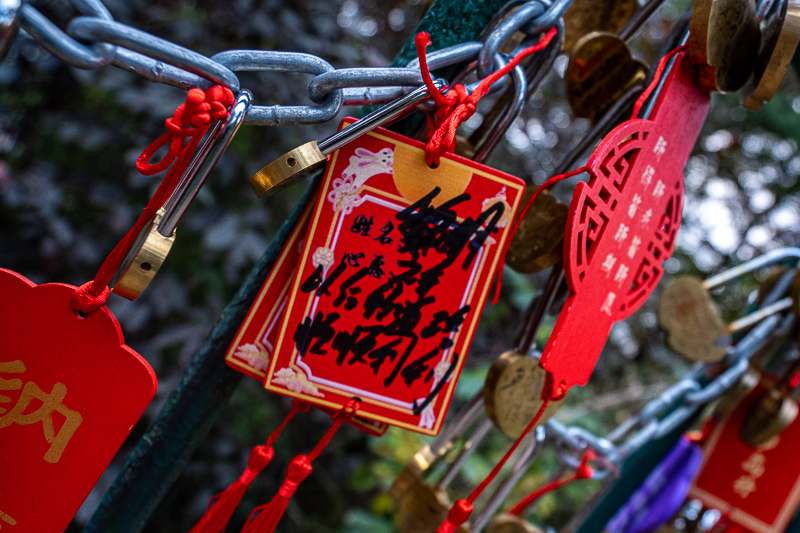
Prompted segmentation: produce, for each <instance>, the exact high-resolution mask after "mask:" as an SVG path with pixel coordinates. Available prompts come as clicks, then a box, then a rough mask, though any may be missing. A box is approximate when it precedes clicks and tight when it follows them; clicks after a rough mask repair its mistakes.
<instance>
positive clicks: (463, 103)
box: [414, 28, 557, 167]
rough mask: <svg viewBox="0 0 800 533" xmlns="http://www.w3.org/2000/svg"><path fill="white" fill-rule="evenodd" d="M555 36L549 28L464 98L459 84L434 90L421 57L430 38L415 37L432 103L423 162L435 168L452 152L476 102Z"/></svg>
mask: <svg viewBox="0 0 800 533" xmlns="http://www.w3.org/2000/svg"><path fill="white" fill-rule="evenodd" d="M556 33H557V31H556V29H555V28H551V29H550V30H549V31H548V32H547V33H545V35H544V36H543V37H542V38H541V40H539V42H538V43H536V44H535V45H533V46H530V47H528V48H526V49H524V50H522V51H521V52H520V53H518V54H517V55H516V56H514V58H513V59H512V60H511V61H509V62H508V64H506V65H505V66H504V67H503V68H501V69H499V70H496V71H495V72H492V73H491V74H490V75H489V76H487V77H485V78H484V79H482V80H481V81H480V83H479V84H478V85H477V87H475V90H474V91H473V92H472V94H470V95H467V92H466V89H465V88H464V86H463V85H461V84H457V85H455V86H453V87H451V89H450V90H449V91H448V92H447V94H445V95H442V94H441V93H439V91H437V90H436V87H435V86H434V85H433V79H432V78H431V73H430V69H429V68H428V61H427V57H426V55H425V48H426V47H427V46H428V45H429V44H430V43H431V38H430V35H428V34H427V33H425V32H420V33H419V34H417V37H416V38H415V41H414V42H415V44H416V47H417V56H418V57H419V69H420V73H421V74H422V79H423V81H424V82H425V86H426V87H428V92H429V93H430V95H431V98H432V99H433V101H434V103H435V104H436V112H435V113H434V118H432V119H431V118H430V117H429V120H428V125H429V131H428V145H427V146H426V147H425V162H426V163H428V166H430V167H436V166H439V160H440V159H441V157H442V155H444V153H445V152H447V151H452V150H453V148H454V147H455V143H456V130H457V129H458V126H459V125H460V124H461V123H462V122H464V121H465V120H467V119H468V118H469V117H471V116H472V115H473V114H474V113H475V109H476V106H477V104H478V101H479V100H480V99H481V98H483V97H484V96H485V95H486V93H488V92H489V88H490V87H491V86H492V84H493V83H495V82H496V81H497V80H499V79H500V78H502V77H503V76H505V75H506V74H508V73H509V72H511V70H512V69H513V68H514V67H516V66H517V65H518V64H519V62H520V61H522V60H523V59H525V58H526V57H528V56H529V55H531V54H535V53H536V52H539V51H541V50H542V49H544V48H545V47H546V46H547V45H548V44H550V41H552V40H553V37H555V36H556ZM431 126H432V127H431Z"/></svg>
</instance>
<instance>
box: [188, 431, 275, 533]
mask: <svg viewBox="0 0 800 533" xmlns="http://www.w3.org/2000/svg"><path fill="white" fill-rule="evenodd" d="M273 455H275V452H274V451H273V450H272V447H269V446H256V447H255V448H253V451H251V452H250V460H249V461H248V463H247V469H246V470H245V471H244V473H242V475H241V476H240V477H239V479H237V480H236V481H234V482H233V483H231V485H230V486H229V487H228V488H227V489H225V490H224V491H223V492H220V493H219V494H217V495H216V496H214V497H213V498H211V501H209V502H208V508H207V509H206V514H205V515H203V518H201V519H200V521H199V522H198V523H197V524H196V525H195V526H194V527H193V528H192V530H191V531H190V533H221V532H222V531H224V530H225V527H226V526H227V525H228V521H229V520H230V519H231V516H233V511H235V510H236V506H237V505H239V502H240V501H241V500H242V496H244V492H245V491H246V490H247V487H248V486H250V483H251V482H252V481H253V480H254V479H255V478H256V476H257V475H258V473H259V472H261V471H262V470H263V469H264V467H266V466H267V465H268V464H269V462H270V461H272V457H273Z"/></svg>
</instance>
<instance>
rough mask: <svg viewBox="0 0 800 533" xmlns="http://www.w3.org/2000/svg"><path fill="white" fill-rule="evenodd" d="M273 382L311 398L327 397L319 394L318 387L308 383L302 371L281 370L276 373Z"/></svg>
mask: <svg viewBox="0 0 800 533" xmlns="http://www.w3.org/2000/svg"><path fill="white" fill-rule="evenodd" d="M272 382H273V383H277V384H278V385H283V386H284V387H286V388H287V389H289V390H290V391H292V392H295V393H297V394H308V395H309V396H316V397H317V398H322V397H324V396H325V395H324V394H322V393H321V392H319V389H318V388H317V387H316V385H314V384H313V383H311V382H310V381H308V377H306V375H305V373H304V372H303V371H302V370H299V371H297V372H295V371H294V370H292V369H291V368H281V369H280V370H278V371H277V372H275V377H274V378H273V380H272Z"/></svg>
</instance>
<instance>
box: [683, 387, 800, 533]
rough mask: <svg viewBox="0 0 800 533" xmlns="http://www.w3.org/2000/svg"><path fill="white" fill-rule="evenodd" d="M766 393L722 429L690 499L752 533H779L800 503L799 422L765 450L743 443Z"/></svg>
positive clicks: (751, 399)
mask: <svg viewBox="0 0 800 533" xmlns="http://www.w3.org/2000/svg"><path fill="white" fill-rule="evenodd" d="M763 393H764V388H763V387H757V388H756V389H755V390H754V391H753V392H752V393H750V395H749V396H748V397H747V398H745V399H744V400H743V401H742V403H741V404H739V406H738V407H737V408H736V409H735V410H734V411H733V412H732V413H731V415H730V416H729V417H728V418H727V419H726V420H725V421H724V422H722V423H720V424H718V426H717V428H716V429H715V430H714V432H713V433H712V434H711V437H710V438H709V440H708V443H707V444H706V446H705V457H704V459H703V466H702V469H701V470H700V474H699V475H698V477H697V479H696V480H695V483H694V486H693V487H692V489H691V491H690V492H689V495H690V496H691V497H693V498H697V499H699V500H700V501H702V502H703V503H704V504H705V505H706V506H708V507H713V508H716V509H719V510H720V511H721V512H722V513H723V514H725V515H726V516H727V517H729V518H730V520H731V521H732V522H734V523H735V524H738V525H740V526H742V527H744V528H746V529H747V530H749V531H753V532H755V533H780V532H782V531H784V530H785V529H786V526H787V525H788V524H789V521H790V520H791V519H792V517H793V516H794V513H795V511H796V510H797V506H798V503H800V454H798V453H797V449H798V444H800V419H797V420H795V421H794V422H792V424H791V425H789V427H787V428H786V429H785V430H784V431H783V432H782V433H781V434H780V435H779V436H778V437H775V438H773V439H772V440H770V441H768V442H766V443H765V444H763V445H762V446H758V447H753V446H749V445H747V444H745V443H744V442H742V441H741V440H740V439H739V432H740V429H741V427H742V420H743V419H744V415H745V414H746V413H747V411H748V409H749V407H750V405H752V403H753V402H754V401H755V400H756V399H757V398H758V397H759V396H761V395H762V394H763Z"/></svg>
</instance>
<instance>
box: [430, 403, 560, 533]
mask: <svg viewBox="0 0 800 533" xmlns="http://www.w3.org/2000/svg"><path fill="white" fill-rule="evenodd" d="M548 405H550V398H544V401H543V402H542V406H541V407H539V411H538V412H537V413H536V416H534V417H533V419H532V420H531V421H530V422H529V423H528V427H526V428H525V431H523V432H522V434H520V436H519V437H517V440H515V441H514V444H512V445H511V447H510V448H509V449H508V451H507V452H506V453H505V455H503V458H502V459H500V461H499V462H498V463H497V464H496V465H494V468H492V471H491V472H489V475H488V476H486V478H485V479H484V480H483V481H481V483H480V484H479V485H478V486H477V487H475V489H474V490H473V491H472V492H471V493H470V495H469V496H467V497H466V498H465V499H461V500H458V501H457V502H456V503H455V505H453V507H452V508H451V509H450V512H449V513H448V514H447V519H446V520H445V521H444V523H442V525H440V526H439V530H438V531H439V533H450V532H452V531H455V529H456V528H457V527H458V526H460V525H461V524H463V523H464V522H466V521H467V520H468V519H469V516H470V514H472V504H473V503H475V500H477V499H478V497H479V496H480V495H481V494H483V491H484V490H486V487H488V486H489V483H491V482H492V481H493V480H494V478H495V477H497V474H499V473H500V470H502V469H503V466H505V464H506V462H507V461H508V459H509V457H511V455H512V454H513V453H514V451H516V449H517V447H519V445H520V443H521V442H522V440H523V439H524V438H525V436H526V435H527V434H528V433H530V432H531V430H532V429H533V428H534V427H535V426H536V424H537V423H538V422H539V419H540V418H542V415H543V414H544V412H545V410H546V409H547V406H548Z"/></svg>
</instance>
